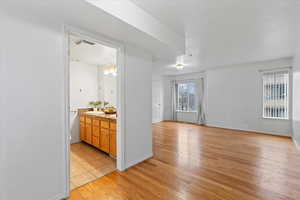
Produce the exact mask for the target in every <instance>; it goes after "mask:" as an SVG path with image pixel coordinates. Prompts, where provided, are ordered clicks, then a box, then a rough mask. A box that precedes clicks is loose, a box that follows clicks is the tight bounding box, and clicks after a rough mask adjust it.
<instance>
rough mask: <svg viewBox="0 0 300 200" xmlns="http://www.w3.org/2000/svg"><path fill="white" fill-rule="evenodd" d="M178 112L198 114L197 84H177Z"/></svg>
mask: <svg viewBox="0 0 300 200" xmlns="http://www.w3.org/2000/svg"><path fill="white" fill-rule="evenodd" d="M177 111H179V112H196V83H195V82H187V83H178V84H177Z"/></svg>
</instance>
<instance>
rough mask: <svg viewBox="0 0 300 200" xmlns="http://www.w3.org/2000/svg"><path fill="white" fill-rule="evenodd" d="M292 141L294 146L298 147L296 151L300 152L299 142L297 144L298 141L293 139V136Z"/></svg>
mask: <svg viewBox="0 0 300 200" xmlns="http://www.w3.org/2000/svg"><path fill="white" fill-rule="evenodd" d="M293 141H294V144H295V146H296V148H297V149H298V151H299V153H300V144H298V142H297V141H296V140H295V138H293Z"/></svg>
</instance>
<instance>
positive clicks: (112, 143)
mask: <svg viewBox="0 0 300 200" xmlns="http://www.w3.org/2000/svg"><path fill="white" fill-rule="evenodd" d="M116 138H117V137H116V131H115V130H110V132H109V154H110V155H111V156H112V157H114V158H116V157H117V140H116Z"/></svg>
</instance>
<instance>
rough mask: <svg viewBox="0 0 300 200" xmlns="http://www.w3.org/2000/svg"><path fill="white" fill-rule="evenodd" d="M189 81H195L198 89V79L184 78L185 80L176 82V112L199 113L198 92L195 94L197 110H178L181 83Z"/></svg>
mask: <svg viewBox="0 0 300 200" xmlns="http://www.w3.org/2000/svg"><path fill="white" fill-rule="evenodd" d="M188 83H194V84H195V88H196V89H197V81H196V80H184V81H177V82H176V112H177V113H197V112H198V108H197V101H198V99H197V98H198V97H197V92H196V94H195V110H178V103H179V95H178V94H179V87H178V85H179V84H188ZM189 102H190V101H189V100H188V108H189V107H190V106H189V105H190V104H189Z"/></svg>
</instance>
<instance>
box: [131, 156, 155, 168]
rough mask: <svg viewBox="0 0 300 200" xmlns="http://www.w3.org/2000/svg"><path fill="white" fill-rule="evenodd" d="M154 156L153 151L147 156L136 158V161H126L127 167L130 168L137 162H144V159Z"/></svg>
mask: <svg viewBox="0 0 300 200" xmlns="http://www.w3.org/2000/svg"><path fill="white" fill-rule="evenodd" d="M152 157H153V153H151V154H149V155H147V156H144V157H143V158H140V159H136V160H134V161H131V162H129V163H126V169H128V168H129V167H132V166H134V165H136V164H138V163H141V162H143V161H145V160H148V159H149V158H152Z"/></svg>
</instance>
